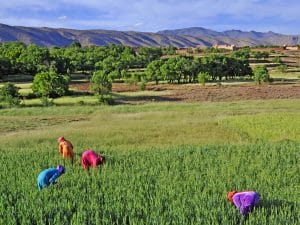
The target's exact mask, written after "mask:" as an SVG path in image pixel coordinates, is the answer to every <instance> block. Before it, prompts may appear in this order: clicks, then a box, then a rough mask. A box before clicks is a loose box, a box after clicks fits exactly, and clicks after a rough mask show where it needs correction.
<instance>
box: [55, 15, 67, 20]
mask: <svg viewBox="0 0 300 225" xmlns="http://www.w3.org/2000/svg"><path fill="white" fill-rule="evenodd" d="M67 18H68V17H67V16H60V17H58V18H57V19H58V20H66V19H67Z"/></svg>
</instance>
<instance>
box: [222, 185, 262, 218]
mask: <svg viewBox="0 0 300 225" xmlns="http://www.w3.org/2000/svg"><path fill="white" fill-rule="evenodd" d="M227 199H228V200H229V201H230V202H232V203H233V204H234V205H235V206H236V207H237V208H238V209H239V210H240V213H241V214H242V215H244V216H246V215H247V214H248V213H249V212H250V211H251V210H252V209H253V208H254V206H257V205H258V202H259V195H258V193H257V192H255V191H242V192H237V191H231V192H228V194H227Z"/></svg>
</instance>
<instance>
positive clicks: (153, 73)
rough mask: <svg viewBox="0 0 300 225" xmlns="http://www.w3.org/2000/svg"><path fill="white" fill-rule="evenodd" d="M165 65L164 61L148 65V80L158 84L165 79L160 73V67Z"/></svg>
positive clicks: (155, 61) (156, 61)
mask: <svg viewBox="0 0 300 225" xmlns="http://www.w3.org/2000/svg"><path fill="white" fill-rule="evenodd" d="M162 65H163V61H162V60H161V59H159V60H154V61H152V62H151V63H149V64H148V66H147V68H146V76H147V79H148V80H153V81H155V83H156V84H158V82H159V81H161V80H162V79H163V76H162V73H161V71H160V67H161V66H162Z"/></svg>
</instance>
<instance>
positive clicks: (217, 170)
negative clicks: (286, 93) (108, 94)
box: [0, 99, 300, 225]
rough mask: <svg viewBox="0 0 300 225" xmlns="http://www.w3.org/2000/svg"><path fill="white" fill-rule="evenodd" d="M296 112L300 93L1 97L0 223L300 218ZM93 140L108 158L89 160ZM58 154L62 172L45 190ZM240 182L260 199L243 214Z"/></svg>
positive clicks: (258, 221) (299, 137) (248, 221)
mask: <svg viewBox="0 0 300 225" xmlns="http://www.w3.org/2000/svg"><path fill="white" fill-rule="evenodd" d="M60 101H63V100H60ZM299 113H300V101H299V100H298V99H295V100H269V101H239V102H226V103H222V102H220V103H198V104H187V103H151V104H145V105H134V106H133V105H117V106H99V105H89V104H87V105H69V106H68V105H62V106H59V105H56V106H52V107H27V108H22V107H21V108H12V109H1V110H0V134H1V135H0V146H1V147H0V151H1V154H0V162H1V164H0V171H1V172H0V178H1V180H2V185H0V191H1V195H0V198H1V201H0V224H76V225H77V224H78V225H79V224H159V225H160V224H266V225H267V224H274V225H275V224H295V225H296V224H299V216H300V215H299V210H298V209H299V203H300V202H299V201H300V198H299V196H300V195H299V190H300V186H299V172H300V171H299V147H300V114H299ZM62 135H63V136H65V137H66V138H67V139H68V140H70V141H71V142H72V143H73V144H74V146H75V148H74V151H75V152H76V163H75V164H74V165H71V164H70V162H68V161H63V160H62V159H61V157H60V155H59V153H58V144H57V142H56V139H57V137H58V136H62ZM85 149H94V150H95V151H97V152H99V153H102V154H104V155H105V156H106V157H107V163H106V164H105V165H104V166H102V167H100V168H97V169H94V170H90V171H89V172H87V171H84V170H83V169H82V168H81V166H80V163H79V160H80V154H81V153H82V152H83V151H84V150H85ZM57 164H63V165H65V167H66V174H64V175H62V176H61V177H60V178H59V179H58V182H59V183H58V184H57V185H54V186H50V187H49V188H47V189H44V190H42V191H40V192H39V191H38V189H37V185H36V179H37V176H38V174H39V172H41V171H42V170H43V169H45V168H48V167H55V166H56V165H57ZM232 189H237V190H252V189H254V190H256V191H257V192H259V194H260V196H261V199H262V200H261V204H260V206H259V207H258V208H256V209H255V210H254V211H253V212H252V213H251V214H250V215H249V216H248V217H243V216H241V215H240V214H239V211H238V210H237V209H236V208H235V207H234V206H233V205H231V204H230V203H229V202H228V201H227V200H226V193H227V192H228V191H230V190H232Z"/></svg>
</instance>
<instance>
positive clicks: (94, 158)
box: [81, 150, 105, 169]
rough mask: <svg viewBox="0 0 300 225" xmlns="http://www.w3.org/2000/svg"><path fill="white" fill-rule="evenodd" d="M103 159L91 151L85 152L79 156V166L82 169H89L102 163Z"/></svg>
mask: <svg viewBox="0 0 300 225" xmlns="http://www.w3.org/2000/svg"><path fill="white" fill-rule="evenodd" d="M104 160H105V158H104V157H103V156H101V155H99V154H97V153H96V152H94V151H93V150H86V151H85V152H84V153H83V154H82V156H81V165H82V167H83V168H84V169H89V167H91V166H92V167H94V168H95V167H97V166H98V165H100V164H102V163H104Z"/></svg>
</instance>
